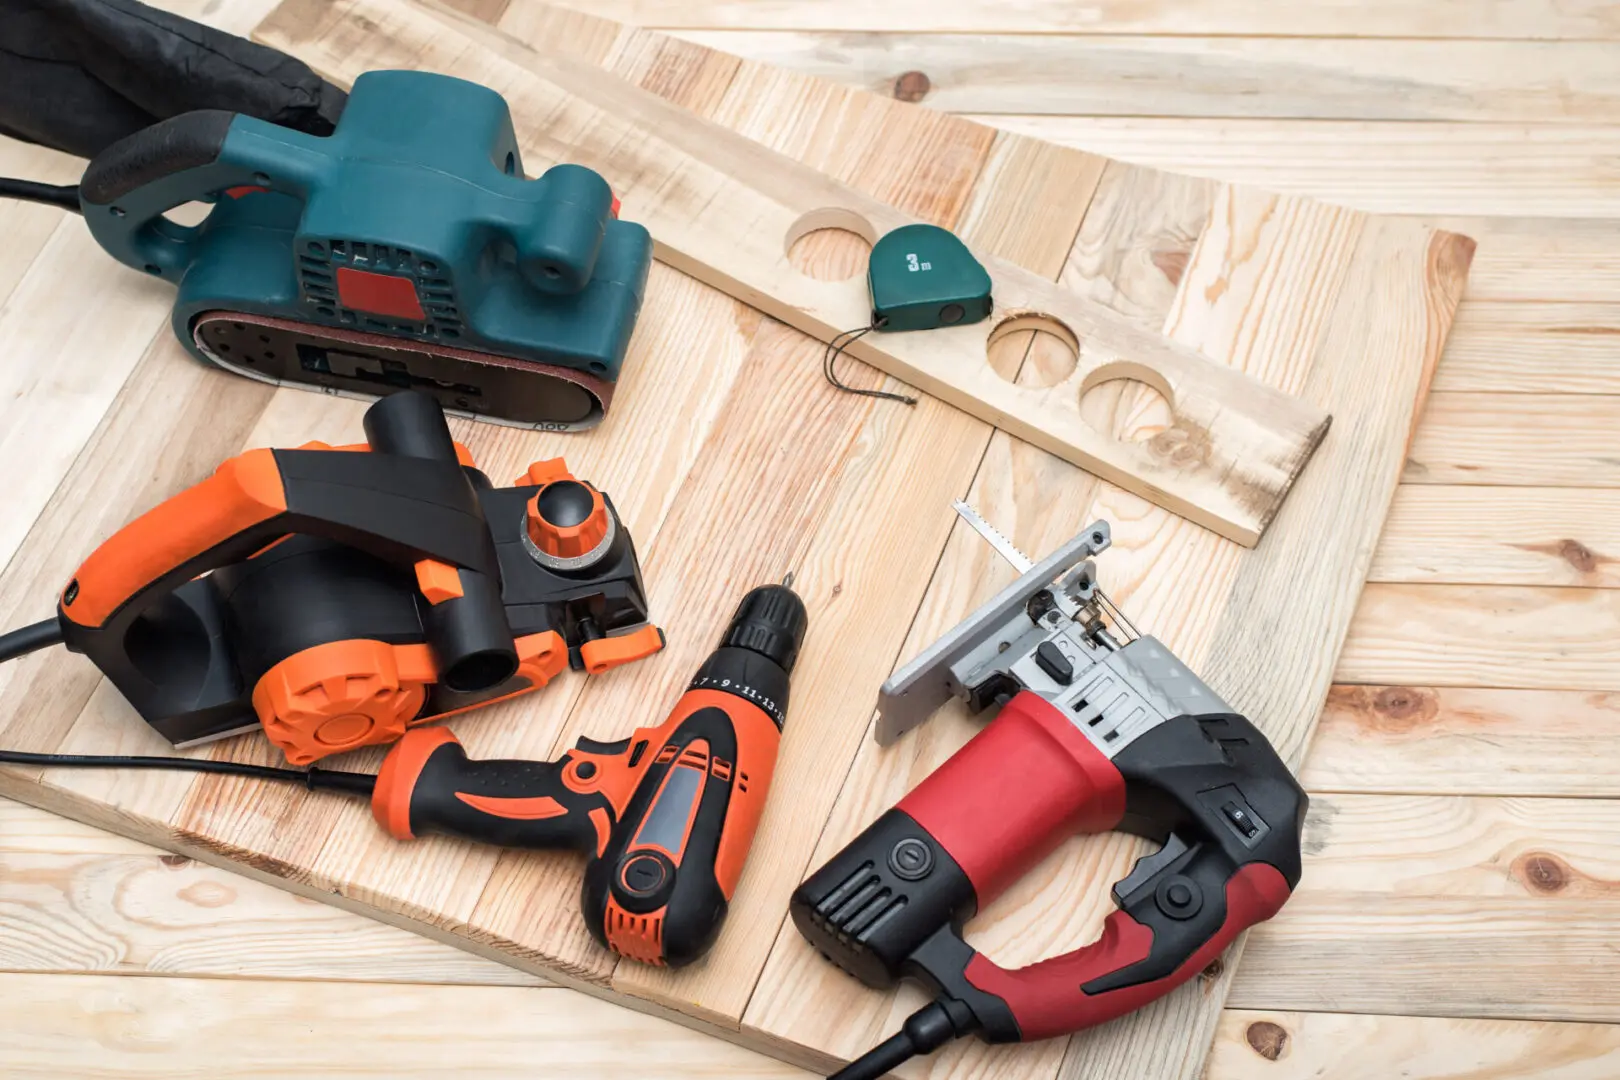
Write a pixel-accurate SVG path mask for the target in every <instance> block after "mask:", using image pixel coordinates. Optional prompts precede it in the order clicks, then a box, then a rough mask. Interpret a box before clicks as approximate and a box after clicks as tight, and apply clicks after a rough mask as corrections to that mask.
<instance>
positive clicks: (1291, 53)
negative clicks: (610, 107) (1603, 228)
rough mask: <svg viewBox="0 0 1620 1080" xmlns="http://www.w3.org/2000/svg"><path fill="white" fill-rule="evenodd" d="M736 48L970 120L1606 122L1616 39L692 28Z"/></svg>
mask: <svg viewBox="0 0 1620 1080" xmlns="http://www.w3.org/2000/svg"><path fill="white" fill-rule="evenodd" d="M679 36H680V37H682V38H684V39H686V40H688V41H695V42H697V43H699V44H701V45H704V46H707V47H708V48H711V49H717V50H720V51H721V52H727V53H735V54H736V55H738V56H745V57H747V58H749V59H750V60H757V61H759V62H761V63H767V64H775V65H777V66H779V67H785V68H788V69H790V70H792V71H799V72H803V73H804V74H807V75H814V76H816V77H817V78H822V79H827V80H830V81H833V82H841V83H846V84H848V85H850V86H856V87H859V88H860V89H862V90H868V91H871V92H872V93H875V94H882V95H886V96H892V97H896V98H899V99H901V100H903V101H910V102H921V103H922V104H926V105H927V106H928V107H929V108H932V109H942V110H944V111H946V112H962V113H1023V114H1044V115H1064V114H1076V115H1083V116H1150V117H1155V116H1156V117H1165V116H1192V117H1217V116H1224V117H1269V118H1276V119H1284V118H1298V119H1333V118H1339V119H1350V120H1468V121H1511V122H1525V123H1528V122H1540V123H1563V122H1571V121H1588V122H1593V123H1600V124H1601V123H1607V122H1609V121H1610V120H1611V119H1612V118H1613V117H1614V115H1615V109H1616V107H1617V106H1620V77H1617V76H1616V75H1615V74H1614V72H1615V70H1616V68H1617V67H1620V44H1616V43H1614V42H1608V41H1603V42H1550V41H1549V42H1526V41H1477V40H1476V41H1459V40H1454V39H1453V40H1446V41H1424V40H1410V39H1407V40H1398V41H1373V40H1367V39H1358V38H1353V37H1336V38H1334V37H1311V38H1301V37H1236V36H1221V37H1200V36H1190V35H1188V36H1183V35H1181V34H1180V33H1178V34H1177V36H1168V35H1164V36H1160V35H1131V34H1058V33H1041V34H988V33H975V34H949V33H945V34H942V33H935V32H915V31H902V32H895V33H881V32H867V33H851V32H849V31H848V30H847V29H843V28H840V29H838V30H827V31H810V32H805V31H789V30H778V31H770V30H682V31H679Z"/></svg>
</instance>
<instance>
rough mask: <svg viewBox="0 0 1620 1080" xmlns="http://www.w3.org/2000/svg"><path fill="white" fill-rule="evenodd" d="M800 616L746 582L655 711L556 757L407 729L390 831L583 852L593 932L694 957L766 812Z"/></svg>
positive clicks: (786, 596) (394, 761) (682, 960)
mask: <svg viewBox="0 0 1620 1080" xmlns="http://www.w3.org/2000/svg"><path fill="white" fill-rule="evenodd" d="M805 623H806V618H805V609H804V604H803V603H802V602H801V601H800V600H799V598H798V596H796V595H795V594H794V593H793V591H792V590H791V589H790V588H788V587H787V586H785V585H765V586H762V587H760V588H757V589H754V590H753V591H752V592H750V593H749V594H748V595H747V596H745V597H743V600H742V603H741V605H740V606H739V607H738V608H737V613H736V615H734V616H733V617H732V620H731V625H730V626H729V627H727V629H726V632H725V634H724V635H723V636H722V637H721V639H720V647H719V648H717V649H716V650H715V651H714V652H713V653H711V654H710V655H709V658H708V659H707V660H705V661H704V662H703V665H702V666H701V667H699V668H698V671H697V675H696V676H694V677H693V679H692V682H691V684H690V685H689V686H688V687H687V689H686V693H685V694H683V695H682V696H681V699H680V700H679V701H677V702H676V703H675V708H674V710H673V711H672V712H671V713H670V714H669V716H668V718H667V719H665V720H664V722H663V723H662V724H660V725H658V726H657V727H652V728H638V729H637V730H636V731H634V732H632V733H631V734H630V736H629V737H628V738H624V739H620V740H618V741H617V742H597V741H596V740H594V739H586V738H581V739H580V740H579V741H578V743H577V744H576V745H575V747H574V749H572V750H570V751H568V753H566V754H564V755H563V756H562V757H561V758H558V759H557V760H556V761H495V760H490V761H472V760H469V759H468V757H467V755H466V754H465V753H464V752H463V751H462V749H461V744H460V743H458V742H457V741H456V738H455V736H454V735H452V734H450V732H449V731H448V730H446V729H444V728H442V727H441V728H418V729H416V730H414V731H410V732H407V733H406V735H405V737H404V738H403V739H401V740H400V742H399V743H398V744H397V745H396V746H395V747H394V748H393V749H392V750H391V751H390V752H389V754H388V757H387V758H386V759H385V760H384V761H383V765H382V770H381V771H380V772H379V773H378V774H377V781H376V787H375V790H374V791H373V792H372V796H371V809H372V814H373V815H374V816H375V817H376V819H377V823H378V824H379V825H381V826H382V827H383V828H384V829H386V830H387V831H388V833H389V834H390V835H392V836H394V837H396V838H397V839H400V840H409V839H411V838H412V837H415V836H418V835H420V834H422V833H428V832H439V833H446V834H449V835H451V836H459V837H462V838H464V839H467V840H474V841H479V842H483V843H490V844H500V845H503V846H506V847H522V848H568V849H572V850H576V851H583V852H587V853H589V855H590V862H589V864H588V865H587V866H586V869H585V881H584V887H583V888H582V889H581V893H580V906H581V908H582V909H583V910H584V913H585V923H586V925H587V926H589V927H590V930H591V935H592V936H593V937H595V938H596V940H597V941H598V942H599V943H601V944H602V945H605V946H606V947H608V948H610V949H612V950H613V951H614V952H617V953H619V954H621V955H623V956H628V957H630V958H631V959H634V960H640V961H642V962H643V963H648V964H656V965H660V966H665V965H667V966H669V967H679V966H681V965H682V964H687V963H690V962H691V961H693V960H695V959H697V958H698V957H699V956H701V955H703V953H704V952H706V951H707V950H708V948H709V946H710V945H712V944H713V943H714V939H715V936H716V935H717V934H719V932H720V923H721V921H722V920H723V919H724V918H725V915H726V907H727V905H728V904H729V903H730V901H731V895H732V892H733V891H734V890H735V889H736V887H737V879H738V878H739V877H741V876H742V869H743V861H744V859H746V858H747V855H748V848H749V845H750V844H751V843H752V841H753V838H754V830H755V828H756V827H757V826H758V825H759V818H760V814H761V813H762V812H763V811H764V808H765V796H766V793H767V792H768V791H769V790H770V786H771V773H772V771H773V770H774V769H775V767H776V750H777V745H778V743H779V742H780V740H781V733H782V721H783V719H784V717H785V716H786V713H787V700H788V676H789V675H790V674H791V673H792V671H793V662H794V659H795V658H796V657H797V655H798V652H799V645H800V642H801V641H803V639H804V631H805Z"/></svg>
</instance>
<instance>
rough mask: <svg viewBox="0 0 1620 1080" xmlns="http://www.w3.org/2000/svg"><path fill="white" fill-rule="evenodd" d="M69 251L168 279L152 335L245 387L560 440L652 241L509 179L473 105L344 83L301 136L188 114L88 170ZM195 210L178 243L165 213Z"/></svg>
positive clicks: (582, 413) (469, 95)
mask: <svg viewBox="0 0 1620 1080" xmlns="http://www.w3.org/2000/svg"><path fill="white" fill-rule="evenodd" d="M78 196H79V207H80V209H81V210H82V212H83V214H84V217H85V220H86V222H88V224H89V226H90V231H91V233H92V234H93V235H94V236H95V238H96V240H97V241H98V242H99V243H100V244H101V245H102V246H103V247H105V248H106V249H107V251H109V252H110V253H111V254H112V255H113V256H114V257H115V258H117V259H118V260H119V261H120V262H123V263H125V264H127V265H129V266H132V267H134V268H136V269H139V270H142V271H144V272H146V273H149V274H151V275H153V276H155V277H161V278H163V279H164V280H165V281H169V282H172V283H174V284H175V285H176V286H178V288H179V295H178V296H177V297H176V300H175V305H174V331H175V334H176V335H177V336H178V337H179V339H180V341H181V343H182V344H183V345H184V346H185V347H186V348H187V349H188V350H190V351H191V352H192V353H193V354H195V355H196V356H198V357H199V358H201V359H203V360H206V361H208V362H209V363H213V364H218V365H219V366H221V367H223V368H226V369H227V370H230V371H234V372H236V373H238V374H241V375H247V376H249V377H250V378H255V379H260V380H263V381H265V382H270V383H275V384H277V385H284V386H300V387H304V388H306V389H313V390H322V391H325V392H327V393H335V394H346V395H358V396H362V397H374V396H379V395H383V394H387V393H390V392H392V391H394V390H400V389H414V390H419V391H423V392H425V393H427V394H429V395H431V396H432V397H434V398H435V399H437V401H438V402H439V404H440V405H441V406H443V407H444V408H445V409H446V410H447V411H449V412H452V413H459V414H462V415H468V416H475V417H479V418H482V419H487V420H495V421H499V422H503V423H509V424H513V425H517V426H521V427H530V428H541V429H546V430H557V431H573V430H580V429H583V428H588V427H591V426H593V425H595V424H596V423H598V422H600V421H601V419H602V416H603V413H604V411H605V410H606V408H607V406H608V404H609V402H610V401H611V400H612V397H613V387H614V383H615V381H616V380H617V378H618V375H619V369H620V366H621V365H622V363H623V362H624V356H625V351H626V349H627V348H628V346H629V342H630V335H631V332H632V330H633V328H634V326H635V321H636V314H637V312H638V310H639V308H640V304H641V296H642V291H643V289H644V287H645V285H646V280H647V271H648V267H649V265H650V263H651V259H652V241H651V238H650V237H649V236H648V234H647V230H646V229H644V228H642V227H641V226H640V225H635V224H632V223H630V222H625V221H620V220H618V202H617V200H616V199H615V198H614V195H613V193H612V191H611V190H610V189H609V187H608V184H607V182H606V181H605V180H603V179H602V177H601V176H599V175H598V174H597V173H595V172H593V171H591V170H590V169H586V168H583V167H581V166H577V165H566V164H565V165H556V166H554V167H552V168H550V169H548V170H547V171H546V172H545V173H544V174H543V175H542V176H540V177H539V178H538V179H535V180H529V179H526V178H525V177H524V173H523V164H522V160H521V158H520V156H519V153H518V146H517V140H516V136H515V135H514V133H513V129H512V117H511V112H510V110H509V109H508V108H507V105H506V102H505V100H504V99H503V98H502V97H501V96H500V95H499V94H497V93H495V92H494V91H493V90H489V89H487V88H485V87H482V86H478V85H476V84H474V83H469V82H465V81H462V80H460V79H453V78H449V77H447V76H443V75H433V74H428V73H425V72H416V71H374V72H369V73H367V74H365V75H363V76H361V77H360V79H358V80H357V81H356V82H355V84H354V89H353V92H352V93H351V94H350V95H349V99H348V104H347V106H346V107H345V108H344V109H343V112H342V115H341V116H340V117H339V119H338V121H337V125H336V129H335V130H334V131H333V132H332V133H331V134H330V135H327V136H318V135H313V134H309V133H307V132H304V131H297V130H293V129H292V128H289V127H282V126H279V125H277V124H271V123H267V122H265V121H263V120H259V119H255V118H254V117H252V116H248V115H244V114H240V113H232V112H228V111H224V110H216V109H203V110H197V111H193V112H187V113H182V114H180V115H178V116H174V117H171V118H169V119H167V120H164V121H162V122H160V123H157V124H154V125H152V126H150V127H147V128H144V129H142V130H140V131H137V132H136V133H134V134H133V135H130V136H128V137H126V138H124V139H121V140H119V141H117V142H115V143H113V144H112V145H110V146H108V147H107V148H106V149H104V150H102V151H101V152H100V153H99V154H97V155H96V156H95V157H94V158H93V159H92V160H91V162H90V165H89V167H88V168H87V169H86V171H85V174H84V177H83V179H82V181H81V182H80V184H79V191H78ZM199 201H201V202H211V203H212V208H211V209H210V211H209V213H208V215H207V217H206V218H205V219H204V220H202V221H201V222H200V223H198V224H195V225H184V224H179V223H177V222H176V221H175V220H174V219H173V218H172V217H170V216H168V212H169V211H172V210H174V209H175V208H177V207H180V206H182V205H184V204H186V203H190V202H199Z"/></svg>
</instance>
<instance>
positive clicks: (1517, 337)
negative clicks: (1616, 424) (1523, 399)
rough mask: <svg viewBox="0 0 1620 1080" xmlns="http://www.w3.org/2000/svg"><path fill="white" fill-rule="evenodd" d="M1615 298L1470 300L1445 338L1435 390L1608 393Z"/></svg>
mask: <svg viewBox="0 0 1620 1080" xmlns="http://www.w3.org/2000/svg"><path fill="white" fill-rule="evenodd" d="M1617 367H1620V304H1615V303H1550V302H1537V301H1521V302H1516V303H1493V302H1491V301H1484V300H1482V301H1477V302H1476V301H1472V300H1471V301H1470V302H1468V303H1465V304H1463V306H1462V310H1461V311H1459V312H1458V313H1457V325H1456V326H1455V327H1454V328H1453V330H1452V335H1451V339H1450V340H1449V341H1448V342H1447V343H1446V362H1445V363H1444V364H1441V365H1440V372H1439V375H1438V376H1437V378H1436V381H1435V389H1436V390H1438V391H1449V390H1486V391H1494V392H1498V393H1522V394H1539V393H1560V394H1610V393H1613V392H1614V388H1615V379H1614V372H1615V370H1616V368H1617Z"/></svg>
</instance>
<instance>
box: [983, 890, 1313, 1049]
mask: <svg viewBox="0 0 1620 1080" xmlns="http://www.w3.org/2000/svg"><path fill="white" fill-rule="evenodd" d="M1185 872H1186V873H1189V874H1194V875H1196V868H1192V867H1189V868H1185ZM1183 888H1188V889H1190V890H1191V891H1188V892H1180V893H1178V894H1177V895H1178V897H1186V896H1192V897H1196V898H1197V903H1198V906H1197V907H1196V908H1191V909H1189V907H1188V906H1186V905H1182V906H1177V905H1175V904H1173V903H1170V902H1169V901H1167V900H1165V899H1164V894H1165V893H1166V892H1167V891H1168V890H1167V889H1166V888H1164V887H1161V888H1160V890H1159V893H1160V896H1159V897H1156V898H1151V897H1150V898H1149V899H1148V901H1147V904H1146V905H1144V906H1140V907H1139V906H1134V905H1133V907H1132V908H1131V909H1130V910H1124V911H1113V912H1110V913H1109V915H1108V918H1107V919H1106V920H1105V921H1104V923H1103V932H1102V936H1101V937H1099V938H1098V939H1097V940H1096V941H1093V942H1092V943H1090V944H1089V945H1085V946H1082V947H1081V948H1078V949H1075V950H1073V951H1072V952H1067V953H1064V954H1062V955H1061V956H1054V957H1052V958H1050V959H1047V960H1042V961H1040V962H1039V963H1035V964H1031V965H1029V966H1028V967H1023V968H1018V969H1016V970H1012V971H1009V970H1007V969H1006V968H1003V967H1001V966H999V965H997V964H996V963H995V962H994V961H992V960H991V959H989V958H988V957H986V956H985V955H984V954H983V953H980V952H976V951H975V952H974V953H973V954H972V959H970V960H969V961H968V963H967V966H966V968H965V969H964V970H963V977H964V978H965V980H966V981H967V982H968V983H969V984H970V985H971V986H973V987H974V988H975V989H976V990H978V991H980V992H982V993H984V994H988V995H992V996H994V997H996V998H999V999H1001V1001H1002V1002H1004V1003H1005V1004H1006V1007H1007V1009H1008V1010H1009V1011H1010V1012H1011V1014H1012V1018H1013V1020H1014V1021H1015V1022H1016V1023H1017V1035H1016V1037H1017V1038H1018V1039H1020V1040H1022V1041H1025V1042H1028V1041H1031V1040H1035V1039H1048V1038H1052V1037H1054V1036H1058V1035H1067V1034H1069V1033H1071V1032H1075V1031H1081V1030H1084V1029H1086V1028H1089V1027H1093V1026H1095V1025H1097V1024H1101V1023H1105V1022H1106V1021H1109V1020H1113V1019H1115V1018H1117V1017H1120V1016H1124V1015H1125V1014H1126V1013H1129V1012H1133V1011H1135V1010H1136V1009H1139V1008H1141V1007H1142V1006H1144V1005H1146V1004H1148V1003H1149V1002H1151V1001H1154V1000H1156V999H1158V998H1160V997H1163V996H1164V995H1165V994H1167V993H1169V992H1170V991H1171V990H1173V989H1175V988H1176V987H1177V986H1180V985H1181V984H1182V983H1184V982H1186V981H1187V980H1188V979H1191V978H1192V977H1193V976H1194V975H1197V974H1198V973H1199V972H1201V971H1203V970H1204V969H1205V968H1207V967H1208V966H1209V964H1210V963H1211V962H1213V961H1214V960H1215V958H1216V957H1218V956H1219V955H1220V954H1221V953H1222V952H1223V951H1225V949H1226V947H1227V946H1228V945H1230V944H1232V942H1233V941H1234V940H1236V938H1237V936H1238V935H1239V934H1240V933H1242V932H1243V931H1244V930H1246V929H1248V928H1249V927H1251V926H1253V925H1255V924H1256V923H1259V922H1263V921H1265V920H1266V919H1269V918H1271V917H1272V916H1273V915H1275V914H1276V913H1277V911H1278V909H1279V908H1281V907H1282V905H1283V903H1284V901H1286V900H1287V899H1288V896H1289V888H1288V883H1287V882H1286V881H1285V880H1283V876H1282V874H1281V873H1280V872H1279V871H1278V870H1277V869H1276V868H1275V867H1273V866H1270V865H1268V864H1266V863H1249V864H1247V865H1245V866H1242V867H1240V868H1239V869H1238V870H1237V872H1236V873H1234V874H1232V876H1231V877H1230V878H1229V879H1227V881H1226V882H1225V885H1224V887H1221V888H1219V889H1218V891H1215V892H1213V893H1211V892H1208V891H1207V890H1206V891H1205V892H1204V893H1203V895H1200V894H1199V892H1198V887H1197V886H1196V885H1192V886H1183ZM1155 961H1160V962H1161V963H1158V964H1155ZM1149 969H1151V970H1149ZM1144 970H1146V971H1147V977H1142V974H1141V973H1142V972H1144ZM1159 970H1163V971H1164V972H1165V973H1164V974H1157V971H1159ZM987 1034H994V1033H989V1032H987Z"/></svg>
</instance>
